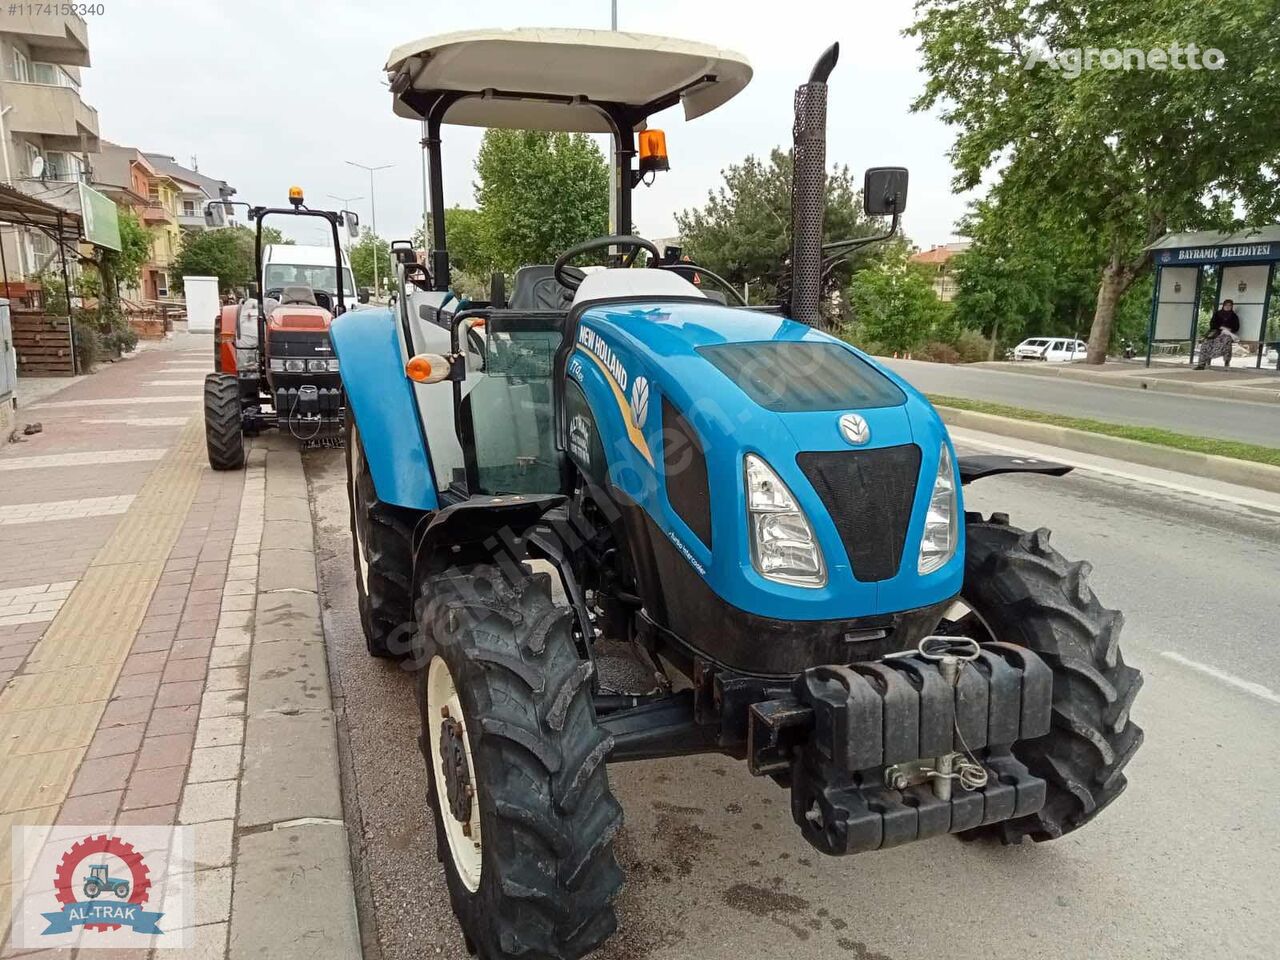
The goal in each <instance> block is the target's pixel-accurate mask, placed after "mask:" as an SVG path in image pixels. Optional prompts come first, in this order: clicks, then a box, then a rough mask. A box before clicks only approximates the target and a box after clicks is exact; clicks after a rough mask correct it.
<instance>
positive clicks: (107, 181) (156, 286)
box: [93, 140, 203, 300]
mask: <svg viewBox="0 0 1280 960" xmlns="http://www.w3.org/2000/svg"><path fill="white" fill-rule="evenodd" d="M93 161H94V166H93V187H94V189H95V190H97V191H99V192H100V193H103V194H106V195H107V196H108V197H110V198H111V200H112V201H114V202H115V204H116V206H117V207H119V208H121V209H129V210H132V211H133V213H134V215H135V216H136V217H137V218H138V222H139V223H141V224H142V226H143V227H145V228H146V231H147V235H148V237H149V239H150V242H151V256H150V258H149V259H148V261H147V262H146V263H144V264H143V265H142V269H141V271H140V272H141V285H140V287H139V288H138V289H137V290H126V291H125V295H126V296H129V297H131V298H133V299H143V300H164V299H167V298H168V297H169V296H170V289H169V280H170V276H171V268H172V266H173V261H174V260H175V259H176V258H177V256H178V251H179V250H180V249H181V246H182V228H181V227H180V226H179V217H180V212H181V210H182V196H183V184H181V183H180V182H179V181H178V180H176V179H174V178H173V177H171V176H169V175H168V174H166V173H163V172H162V171H161V170H160V169H158V168H157V167H156V165H155V164H153V163H152V162H151V160H150V159H148V157H147V155H146V154H145V153H143V152H142V151H141V150H139V149H138V148H137V147H126V146H121V145H120V144H117V143H111V142H110V141H108V140H103V141H102V142H101V144H100V147H99V151H98V155H97V156H96V157H94V158H93ZM201 222H202V223H203V220H202V221H201Z"/></svg>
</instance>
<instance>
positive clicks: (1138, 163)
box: [908, 0, 1280, 363]
mask: <svg viewBox="0 0 1280 960" xmlns="http://www.w3.org/2000/svg"><path fill="white" fill-rule="evenodd" d="M916 9H917V19H916V22H915V23H914V25H913V26H912V27H911V28H910V29H909V30H908V33H909V34H910V35H913V36H915V37H916V38H917V39H918V40H919V43H920V50H921V52H922V54H923V56H924V66H925V70H926V72H927V73H928V75H929V80H928V83H927V85H926V87H925V90H924V92H923V93H922V94H921V96H920V97H919V98H918V100H917V101H916V103H915V108H916V109H917V110H925V109H929V108H933V107H939V108H940V109H941V115H942V117H943V119H944V120H945V121H946V122H947V123H949V124H952V125H953V126H955V127H957V128H958V133H957V136H956V140H955V143H954V145H953V146H952V149H951V159H952V162H953V163H954V164H955V167H956V170H957V173H956V177H955V187H956V189H957V190H969V189H973V188H975V187H977V186H978V185H979V184H980V183H981V182H982V179H983V176H984V174H986V173H988V172H990V171H992V170H994V169H999V170H1000V172H1001V182H1000V185H999V192H1000V202H1001V204H1002V205H1007V207H1009V208H1010V209H1011V210H1013V209H1016V210H1017V211H1020V212H1021V213H1022V214H1024V215H1025V219H1026V220H1029V221H1030V220H1034V219H1040V220H1041V221H1042V222H1048V223H1051V224H1057V225H1061V226H1062V227H1063V228H1064V230H1065V229H1068V228H1069V227H1070V225H1072V224H1088V229H1089V230H1090V231H1092V233H1093V234H1094V235H1095V236H1096V238H1097V241H1098V248H1097V253H1096V259H1095V262H1094V264H1093V266H1094V269H1095V277H1096V280H1095V284H1096V288H1097V295H1096V301H1095V306H1094V311H1093V318H1092V323H1091V332H1090V337H1089V354H1088V359H1089V362H1090V363H1101V362H1103V361H1104V360H1105V358H1106V350H1107V346H1108V344H1109V341H1110V338H1111V334H1112V329H1113V324H1114V321H1115V316H1116V307H1117V304H1118V303H1119V301H1120V298H1121V296H1122V295H1123V294H1124V292H1125V291H1126V290H1127V289H1128V288H1129V287H1130V286H1131V285H1132V284H1133V283H1134V281H1135V280H1136V279H1137V278H1138V277H1139V276H1141V275H1142V273H1143V272H1144V271H1145V270H1146V268H1147V266H1148V260H1147V257H1146V255H1145V254H1144V253H1143V252H1142V248H1143V247H1144V246H1146V245H1147V244H1148V243H1150V242H1151V241H1153V240H1155V239H1156V238H1157V237H1159V236H1161V235H1162V234H1163V233H1164V232H1165V231H1167V230H1185V229H1199V228H1213V227H1224V226H1229V225H1234V221H1235V214H1234V211H1235V210H1236V209H1241V210H1243V212H1244V214H1245V218H1246V219H1247V220H1249V221H1252V222H1270V221H1272V220H1273V219H1274V218H1275V217H1276V216H1277V214H1280V178H1278V177H1277V176H1276V158H1277V155H1280V98H1277V97H1276V96H1275V90H1276V89H1277V88H1280V57H1278V56H1277V55H1276V51H1277V49H1280V18H1277V17H1276V11H1275V3H1274V0H1219V2H1216V3H1212V4H1195V3H1190V4H1189V3H1185V2H1182V0H1148V2H1146V3H1143V4H1140V5H1135V4H1134V3H1133V2H1132V0H1090V2H1089V3H1080V2H1079V0H989V2H984V3H971V2H964V0H920V2H919V3H918V4H917V8H916ZM1189 38H1195V40H1196V41H1197V42H1198V43H1199V44H1200V45H1201V47H1200V49H1201V50H1204V49H1208V48H1218V49H1220V50H1225V51H1227V52H1228V54H1229V58H1230V59H1229V60H1227V61H1226V62H1225V63H1221V62H1220V61H1215V62H1216V63H1217V65H1218V66H1219V67H1221V69H1203V67H1204V65H1205V64H1206V63H1208V61H1207V60H1204V61H1197V64H1198V66H1199V67H1200V68H1199V69H1186V68H1185V66H1186V63H1187V60H1188V53H1187V49H1188V48H1185V47H1179V46H1177V45H1178V44H1180V43H1185V42H1186V41H1187V40H1188V39H1189ZM1090 48H1092V49H1093V50H1094V51H1095V56H1094V57H1093V62H1083V61H1086V60H1089V57H1090V54H1089V53H1088V51H1089V49H1090ZM1108 49H1117V50H1121V51H1123V50H1126V49H1136V50H1141V51H1150V50H1153V49H1162V50H1164V51H1166V54H1165V55H1164V56H1163V57H1161V58H1159V59H1153V60H1152V61H1151V62H1150V63H1148V64H1147V66H1148V69H1141V70H1140V69H1102V68H1101V67H1103V66H1105V65H1106V64H1105V62H1104V61H1102V60H1101V59H1100V57H1098V56H1096V51H1098V50H1108ZM1050 57H1053V59H1051V60H1050V59H1048V58H1050ZM1144 59H1145V58H1144ZM1064 64H1065V66H1066V69H1064ZM1175 64H1176V65H1181V66H1182V67H1184V69H1175V68H1174V65H1175ZM1113 65H1114V64H1113ZM1157 65H1163V67H1164V68H1163V69H1160V68H1158V66H1157ZM1076 67H1089V69H1080V70H1077V69H1075V68H1076ZM1153 67H1156V68H1154V69H1153Z"/></svg>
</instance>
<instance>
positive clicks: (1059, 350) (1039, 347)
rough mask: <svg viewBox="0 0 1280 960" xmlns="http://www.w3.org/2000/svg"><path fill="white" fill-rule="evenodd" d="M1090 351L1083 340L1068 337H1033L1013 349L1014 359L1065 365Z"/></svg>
mask: <svg viewBox="0 0 1280 960" xmlns="http://www.w3.org/2000/svg"><path fill="white" fill-rule="evenodd" d="M1088 349H1089V345H1088V344H1087V343H1085V342H1084V341H1083V340H1074V339H1070V338H1067V337H1031V338H1030V339H1027V340H1023V341H1022V342H1021V343H1020V344H1018V345H1017V346H1016V347H1014V348H1013V359H1015V360H1047V361H1049V362H1051V363H1065V362H1066V361H1068V360H1078V359H1080V358H1081V357H1083V356H1084V355H1085V353H1086V352H1087V351H1088Z"/></svg>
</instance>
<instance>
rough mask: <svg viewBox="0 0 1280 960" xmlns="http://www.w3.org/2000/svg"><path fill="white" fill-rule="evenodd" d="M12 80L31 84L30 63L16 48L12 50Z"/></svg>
mask: <svg viewBox="0 0 1280 960" xmlns="http://www.w3.org/2000/svg"><path fill="white" fill-rule="evenodd" d="M13 79H15V80H18V81H20V82H21V83H30V82H31V61H30V60H28V59H27V55H26V54H25V53H23V52H22V51H21V50H19V49H18V48H17V47H14V48H13Z"/></svg>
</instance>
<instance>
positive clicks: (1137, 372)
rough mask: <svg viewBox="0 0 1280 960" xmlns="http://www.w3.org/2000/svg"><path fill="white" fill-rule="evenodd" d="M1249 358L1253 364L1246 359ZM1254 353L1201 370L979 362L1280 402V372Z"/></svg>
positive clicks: (1031, 372)
mask: <svg viewBox="0 0 1280 960" xmlns="http://www.w3.org/2000/svg"><path fill="white" fill-rule="evenodd" d="M1245 360H1248V361H1249V365H1248V366H1246V365H1245V362H1244V361H1245ZM1252 364H1253V358H1244V357H1241V358H1237V360H1236V361H1235V362H1234V363H1233V364H1232V365H1231V368H1230V369H1225V368H1223V367H1220V366H1218V367H1211V368H1210V369H1208V370H1196V369H1194V368H1193V367H1191V366H1190V365H1189V364H1181V365H1178V366H1172V365H1167V364H1158V365H1154V366H1152V367H1147V366H1145V365H1143V364H1142V363H1140V362H1137V361H1129V362H1116V361H1109V362H1108V363H1105V364H1103V365H1102V366H1097V367H1089V366H1085V365H1084V364H1082V363H1034V362H1031V361H1022V362H1014V361H1011V360H995V361H987V362H984V363H975V364H973V366H974V367H982V368H985V369H988V370H999V371H1000V372H1002V373H1021V374H1027V375H1029V376H1038V377H1060V378H1062V379H1066V380H1082V381H1085V382H1086V383H1102V384H1106V385H1107V386H1110V387H1129V388H1132V389H1135V390H1160V391H1163V392H1166V393H1181V394H1189V395H1192V396H1202V397H1218V398H1220V399H1223V400H1248V401H1252V402H1254V403H1280V374H1278V373H1277V372H1276V370H1275V368H1274V366H1273V367H1270V368H1268V367H1266V366H1263V368H1262V369H1260V370H1259V369H1257V368H1255V367H1254V366H1253V365H1252Z"/></svg>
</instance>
